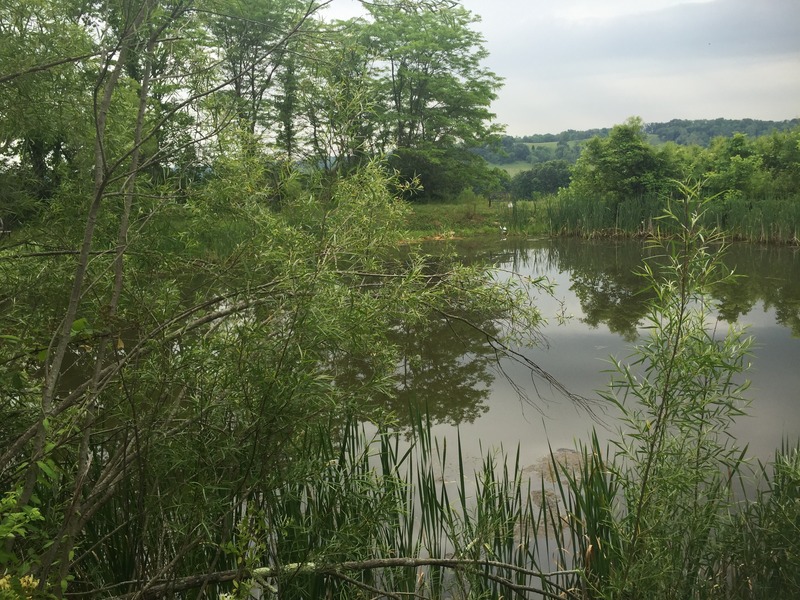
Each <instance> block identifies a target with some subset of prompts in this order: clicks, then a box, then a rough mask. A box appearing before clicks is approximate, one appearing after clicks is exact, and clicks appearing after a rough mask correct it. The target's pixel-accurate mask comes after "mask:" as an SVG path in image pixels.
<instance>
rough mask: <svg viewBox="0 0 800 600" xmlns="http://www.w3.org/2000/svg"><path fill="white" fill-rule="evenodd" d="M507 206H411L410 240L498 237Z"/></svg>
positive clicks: (478, 200)
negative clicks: (491, 235) (493, 235)
mask: <svg viewBox="0 0 800 600" xmlns="http://www.w3.org/2000/svg"><path fill="white" fill-rule="evenodd" d="M504 207H505V203H504V202H493V203H492V205H491V206H489V201H488V200H486V199H484V198H480V197H478V198H476V199H474V200H473V201H470V202H465V203H457V202H452V203H431V204H412V205H411V213H410V214H409V216H408V218H407V221H406V229H407V231H408V237H409V238H410V239H420V238H437V239H448V238H454V237H469V236H473V235H485V234H487V233H497V231H498V228H499V227H500V224H501V221H502V217H503V209H504Z"/></svg>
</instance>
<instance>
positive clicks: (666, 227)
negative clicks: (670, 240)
mask: <svg viewBox="0 0 800 600" xmlns="http://www.w3.org/2000/svg"><path fill="white" fill-rule="evenodd" d="M668 201H669V200H668V198H667V197H665V196H658V195H652V196H643V197H640V198H631V199H625V200H619V199H611V198H602V197H600V198H587V197H583V196H578V195H576V194H574V193H572V192H570V191H568V190H564V191H562V192H560V193H559V194H558V195H556V196H551V197H549V198H548V199H547V200H546V203H545V206H546V208H545V211H546V222H547V226H548V231H549V232H550V233H551V234H554V235H577V236H581V237H603V236H642V235H646V236H656V237H658V236H660V235H667V234H676V233H677V231H676V230H675V229H674V228H673V227H672V226H671V224H670V223H668V222H663V221H660V220H659V216H660V215H661V213H662V212H663V210H664V209H665V208H666V206H667V204H668ZM702 224H703V225H704V226H705V227H709V228H717V229H719V230H720V231H724V232H725V233H726V235H727V236H728V237H729V238H730V239H740V240H748V241H755V242H771V243H782V244H785V243H790V244H798V243H800V198H797V197H792V198H761V199H752V198H744V197H743V196H741V195H740V194H737V193H730V194H724V195H720V196H717V197H715V198H714V199H713V201H710V202H709V203H708V204H707V206H706V207H705V209H704V212H703V216H702Z"/></svg>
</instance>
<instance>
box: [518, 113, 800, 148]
mask: <svg viewBox="0 0 800 600" xmlns="http://www.w3.org/2000/svg"><path fill="white" fill-rule="evenodd" d="M797 126H800V119H790V120H788V121H759V120H757V119H722V118H719V119H673V120H672V121H669V122H667V123H648V124H646V125H645V131H646V132H647V133H648V134H649V135H650V136H651V138H650V139H651V140H652V141H654V142H656V143H658V142H675V143H676V144H681V145H683V146H689V145H697V146H708V145H709V144H710V143H711V140H713V139H714V138H716V137H731V136H732V135H733V134H734V133H744V134H746V135H747V136H750V137H758V136H762V135H768V134H770V133H772V132H773V131H786V130H789V129H794V128H795V127H797ZM609 131H611V128H609V127H606V128H602V129H585V130H583V131H577V130H575V129H568V130H566V131H562V132H561V133H544V134H535V135H526V136H523V137H521V138H518V141H520V142H523V143H533V144H539V143H542V142H561V141H563V142H573V141H580V140H585V139H589V138H592V137H595V136H600V137H603V136H606V135H608V132H609Z"/></svg>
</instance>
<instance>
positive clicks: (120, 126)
mask: <svg viewBox="0 0 800 600" xmlns="http://www.w3.org/2000/svg"><path fill="white" fill-rule="evenodd" d="M50 6H51V7H53V9H54V10H56V9H57V10H60V11H62V13H59V14H61V15H62V17H63V18H67V17H66V15H72V14H73V12H72V7H71V6H70V5H69V4H68V3H67V4H63V5H62V4H53V5H50ZM219 6H220V5H219V4H218V3H215V4H214V5H213V6H212V5H206V4H203V3H200V2H191V1H190V0H176V1H159V0H134V1H131V2H127V1H126V2H119V3H117V2H112V3H108V4H104V5H102V7H101V6H99V5H98V6H90V9H91V11H92V12H89V13H87V14H85V15H83V16H82V18H81V19H80V22H79V23H77V24H76V27H83V30H82V31H83V35H82V36H79V37H80V39H81V40H82V43H84V44H87V45H88V48H86V49H83V48H81V49H77V52H75V51H72V50H75V49H76V48H72V47H70V48H68V49H66V50H64V51H63V52H62V53H61V54H60V56H61V58H59V57H58V56H55V57H53V56H38V55H34V56H31V57H28V58H29V59H30V60H29V62H28V63H25V64H16V63H13V64H12V63H11V62H10V61H9V60H7V61H6V62H5V64H3V72H4V73H6V75H4V77H3V80H4V82H5V83H4V85H7V84H9V83H10V82H13V83H14V85H18V86H21V87H22V86H25V85H27V84H31V85H33V84H34V83H37V84H38V83H41V82H40V80H38V79H34V78H36V77H38V76H39V75H42V74H45V75H47V76H48V77H50V76H53V73H52V72H51V69H54V68H58V66H60V65H67V64H72V65H75V66H76V67H77V68H78V69H79V70H80V72H81V73H85V74H86V77H90V80H91V85H90V86H88V88H87V89H88V90H89V93H86V94H84V95H80V94H76V95H74V96H71V97H73V98H74V99H75V104H76V106H75V107H74V108H75V109H76V110H78V111H80V113H81V114H84V115H86V119H87V120H88V121H89V123H90V124H91V127H90V128H89V129H88V131H89V134H88V137H87V139H88V140H89V143H85V144H82V145H81V146H80V147H79V149H78V150H79V153H80V157H81V160H82V161H83V162H82V163H81V164H83V165H85V167H84V168H80V169H77V168H76V169H75V170H74V171H72V172H69V173H67V175H68V177H65V178H64V180H63V181H62V182H61V183H60V185H58V187H57V189H55V190H54V193H53V198H52V201H51V202H50V204H49V206H48V207H47V210H46V211H45V212H43V214H42V215H41V217H40V218H39V219H38V220H37V221H36V222H35V223H33V224H31V225H30V226H29V227H26V228H23V229H20V230H18V231H15V232H14V234H13V237H5V236H4V237H3V238H2V240H0V243H2V244H3V245H2V246H0V270H1V271H2V281H3V286H2V289H0V342H1V343H2V345H0V391H1V392H2V396H3V402H2V403H0V423H2V426H0V488H2V491H3V497H2V499H1V500H0V534H2V536H3V539H4V543H3V546H2V548H0V559H2V564H3V568H4V573H3V575H2V581H3V585H5V584H6V583H7V582H8V580H9V579H8V578H10V580H11V585H12V587H15V588H16V589H18V590H21V589H22V588H24V587H27V586H28V585H29V584H31V583H32V584H34V585H36V586H38V588H39V589H40V591H42V592H43V591H45V590H46V591H48V592H50V593H52V594H53V595H54V596H56V597H60V596H64V595H65V594H66V595H72V594H76V595H86V596H91V597H102V596H112V595H121V596H128V595H130V596H137V597H147V596H159V595H163V594H165V593H169V592H170V591H178V590H183V591H188V590H196V591H197V593H203V592H204V591H207V592H210V591H214V592H221V591H224V590H228V591H230V590H232V589H234V587H235V585H234V584H235V583H236V582H238V581H240V580H244V579H246V575H247V573H249V569H250V567H251V566H253V565H256V566H258V565H261V566H268V567H269V568H276V569H278V570H279V571H280V570H281V569H282V568H283V567H284V566H285V565H286V564H287V563H291V562H293V561H296V560H297V559H298V557H300V558H302V559H308V558H314V557H318V558H320V559H323V558H324V559H326V560H329V559H331V558H339V559H341V558H342V557H347V556H348V555H357V554H358V553H360V552H363V550H364V547H363V546H362V544H361V541H362V540H363V537H359V535H357V534H358V532H359V531H361V530H360V529H359V527H361V526H362V525H365V524H369V523H377V522H382V520H384V519H386V520H388V521H391V519H392V518H393V515H396V514H397V511H398V510H400V506H398V505H397V504H396V503H386V504H378V505H376V506H374V507H371V508H372V509H374V512H372V513H370V519H364V521H363V522H362V521H358V520H353V519H351V520H348V521H347V522H343V523H336V524H335V525H336V526H337V527H338V529H335V531H334V532H333V533H331V535H330V536H328V535H325V536H322V535H318V536H316V537H313V536H311V533H309V531H310V530H309V529H304V527H305V524H303V523H294V524H293V523H292V522H291V519H289V517H287V515H290V514H291V512H290V509H291V506H289V505H290V504H291V503H292V502H294V501H296V502H299V503H301V504H303V503H304V502H305V500H304V499H306V500H307V499H308V497H309V495H308V493H306V491H304V490H319V489H322V488H325V486H327V485H329V482H330V481H331V480H330V478H329V477H328V475H330V471H331V469H330V461H329V456H330V454H329V453H328V454H325V453H321V452H319V451H318V450H319V448H320V447H321V446H325V447H327V448H329V449H330V448H334V449H336V448H337V445H338V439H337V433H336V432H337V431H339V430H341V428H342V425H343V424H342V420H343V419H344V418H346V417H351V418H353V419H356V418H363V417H365V416H368V415H365V410H366V409H365V407H366V406H367V405H368V402H369V401H370V400H372V399H375V398H382V397H385V396H386V395H387V394H391V393H392V389H391V388H392V386H393V382H394V375H395V367H396V364H397V360H398V356H397V352H396V350H395V348H394V346H393V345H392V344H391V343H389V342H388V341H387V340H388V333H389V332H390V331H391V330H393V329H394V328H396V327H397V326H398V323H400V324H402V323H407V324H410V325H413V324H414V323H418V322H420V321H421V320H422V319H424V318H425V317H426V315H428V314H430V313H431V312H436V313H438V314H441V315H448V317H447V318H454V319H459V318H462V319H463V318H465V317H464V315H471V314H483V315H486V314H491V315H494V316H497V317H498V318H503V317H506V318H507V319H508V322H513V323H517V324H519V325H520V330H519V331H518V332H517V333H519V334H520V335H525V334H527V332H528V331H529V330H528V326H529V325H530V326H532V325H534V324H535V321H536V318H537V313H536V311H535V310H534V309H533V308H532V307H531V306H530V304H529V303H528V301H527V297H525V296H524V295H522V294H520V293H512V292H513V290H512V289H510V287H513V286H512V284H510V283H508V284H494V285H492V284H490V283H488V277H487V274H486V273H485V272H483V271H481V270H479V269H477V270H476V269H464V268H457V267H452V268H441V269H436V270H434V269H431V268H430V266H429V265H427V264H425V263H424V261H423V260H422V259H419V258H414V259H404V260H399V259H398V258H397V255H396V252H394V251H393V250H394V243H395V242H396V241H397V239H398V236H399V234H398V229H399V222H400V219H401V217H402V214H403V210H404V205H403V203H402V202H400V201H397V200H396V199H395V198H393V197H392V195H391V194H390V193H389V191H388V190H389V188H390V182H389V181H387V179H386V177H385V175H384V174H383V173H384V172H383V169H382V168H380V167H379V165H377V164H375V163H366V164H364V165H363V166H362V168H361V169H359V170H356V171H354V172H353V173H351V174H350V175H349V176H348V177H346V178H341V179H336V180H335V181H334V182H332V184H331V185H330V186H329V187H328V189H327V193H326V194H325V195H324V196H321V197H318V196H316V195H315V194H314V193H313V190H309V191H308V192H307V193H303V194H297V195H295V196H293V197H291V198H289V199H288V200H287V201H286V202H285V203H284V204H283V205H282V206H280V207H277V206H274V205H273V204H272V203H270V202H268V201H265V198H266V199H268V198H270V196H271V194H272V192H273V191H274V190H271V189H269V187H268V186H269V179H268V178H266V177H264V170H265V169H266V168H268V162H269V161H268V159H269V157H268V156H266V155H265V154H264V153H263V152H260V151H259V149H258V148H254V147H252V146H247V145H242V144H238V145H237V144H231V145H229V146H227V147H226V146H225V142H226V140H227V139H230V138H234V139H235V138H236V136H238V135H239V134H240V131H241V128H240V127H239V125H240V123H241V120H240V118H239V117H240V116H241V113H240V112H239V111H237V110H234V108H236V107H238V106H239V104H235V105H234V107H231V104H230V103H228V102H227V101H228V100H229V99H230V98H231V95H233V96H236V93H237V91H236V90H237V87H239V88H241V87H242V86H243V85H244V83H247V82H248V81H249V80H248V79H247V77H249V76H248V75H246V74H243V73H239V72H232V71H231V70H230V69H229V68H228V66H227V65H225V63H224V61H223V62H220V59H221V57H225V56H228V57H230V56H233V54H232V53H233V52H234V51H236V50H237V48H229V47H227V46H225V44H226V42H225V37H224V36H217V37H214V36H213V35H212V33H211V32H210V29H209V27H208V19H209V17H210V16H212V17H214V18H222V17H221V16H220V8H219ZM39 8H41V7H38V6H35V5H32V4H31V5H25V6H23V7H22V8H20V10H21V11H23V13H24V14H23V15H22V22H23V23H27V24H28V25H26V26H28V27H33V26H38V24H40V21H39V20H38V19H37V11H38V10H39ZM316 8H317V5H316V4H313V3H311V4H308V5H307V6H306V8H305V10H304V11H301V12H298V13H291V14H292V15H293V16H294V18H290V19H288V20H286V21H281V23H282V25H281V27H282V30H281V32H279V33H278V34H277V35H275V36H274V37H271V38H270V39H271V42H270V43H266V44H264V45H262V46H260V50H259V53H258V55H257V56H248V58H247V61H248V64H250V66H251V67H254V68H261V67H262V66H264V65H267V64H274V63H275V62H276V61H277V60H278V56H277V55H280V53H281V52H283V51H284V50H285V49H286V48H287V46H288V45H289V43H290V42H291V41H292V40H293V39H294V38H296V37H297V36H298V35H300V32H301V31H303V27H304V26H305V24H306V23H307V21H308V20H309V17H310V16H311V15H312V14H313V12H314V11H315V10H316ZM101 9H102V10H101ZM87 10H88V9H87ZM24 11H28V12H24ZM6 14H9V13H3V17H4V18H5V16H6ZM231 18H233V17H231ZM236 18H240V19H245V17H243V16H241V15H240V16H238V17H236ZM4 26H5V22H4ZM53 35H57V33H55V30H54V33H53ZM45 41H46V38H45ZM3 44H6V40H5V39H4V40H3ZM5 50H8V48H5ZM239 50H240V49H239ZM228 51H230V52H228ZM10 54H12V53H10V52H6V53H5V55H4V56H6V58H8V56H9V55H10ZM251 72H252V70H251ZM53 81H54V82H55V85H56V86H58V85H62V84H63V85H64V86H65V87H64V88H63V89H64V90H72V88H71V87H69V85H68V84H69V81H68V78H66V79H65V78H59V77H55V76H53ZM243 82H244V83H243ZM259 82H260V83H258V85H263V81H261V80H259ZM37 89H38V90H39V93H41V94H43V95H46V94H47V92H46V89H45V86H43V85H42V86H38V87H37ZM5 91H6V90H4V95H3V96H2V98H3V100H4V101H5V100H6V99H7V98H9V97H11V96H10V95H6V94H5ZM59 91H61V89H60V88H58V87H56V89H55V90H54V91H53V93H55V94H57V93H59ZM254 98H255V97H254ZM7 109H9V107H7V106H3V109H2V111H0V112H2V114H6V110H7ZM229 109H230V110H229ZM45 116H46V113H45ZM250 116H255V117H256V118H260V117H259V115H258V114H256V113H251V115H250ZM3 125H4V130H8V131H12V133H11V134H9V135H10V136H11V137H10V138H9V139H12V140H14V147H15V148H17V149H18V150H17V152H21V151H22V150H21V148H22V145H20V144H17V143H16V140H17V139H22V137H23V134H24V133H25V132H24V131H23V130H18V131H13V126H14V123H4V124H3ZM335 125H336V124H335V123H333V124H332V126H335ZM165 132H169V135H166V134H165ZM14 136H16V137H14ZM220 147H223V148H225V149H226V150H230V151H229V152H226V153H218V152H215V150H216V149H217V148H220ZM15 156H17V157H18V156H19V155H18V154H17V155H15ZM192 157H197V158H200V157H202V158H203V161H204V162H203V163H198V164H193V163H189V162H187V160H189V159H192ZM75 164H76V165H77V164H78V163H77V162H76V163H75ZM154 165H159V169H154V168H153V167H154ZM192 168H195V169H194V172H195V173H198V174H199V175H198V176H196V177H193V178H190V179H188V180H187V179H186V178H184V177H178V174H182V173H186V172H189V171H191V170H192ZM7 240H8V242H7ZM509 286H510V287H509ZM517 292H519V290H517ZM509 299H513V300H514V301H513V302H510V301H509ZM356 360H358V361H359V364H361V365H363V372H362V373H361V374H360V376H359V377H358V378H355V379H353V380H347V379H346V378H343V377H341V372H340V369H341V368H342V367H341V365H347V364H350V363H353V362H355V361H356ZM342 452H343V450H342ZM364 477H365V479H363V482H364V484H365V485H367V484H369V485H372V483H371V482H372V481H373V480H371V479H368V478H367V475H365V476H364ZM358 481H362V480H358ZM298 485H300V486H302V487H301V488H300V489H301V491H300V492H297V494H295V491H296V490H297V489H298V487H297V486H298ZM357 492H358V490H356V489H354V490H352V491H351V492H350V493H349V495H348V496H346V497H340V496H335V501H336V503H337V504H341V503H343V502H346V501H348V500H351V501H353V502H354V503H356V504H354V506H361V505H362V504H363V498H362V499H361V500H359V495H358V493H357ZM359 502H360V503H361V504H357V503H359ZM360 516H361V517H362V518H363V517H365V513H363V512H362V513H361V515H360ZM321 519H322V523H317V522H313V523H311V524H310V525H309V527H310V529H311V530H313V531H317V532H319V531H321V530H324V531H327V529H325V527H328V522H327V521H326V519H327V517H325V516H324V514H323V516H322V517H321ZM301 525H302V527H301ZM293 532H294V533H293ZM295 534H296V535H295ZM323 542H324V543H323ZM383 550H385V552H386V553H387V554H388V553H390V552H391V551H392V549H391V548H383ZM219 573H223V574H224V577H223V576H220V575H218V574H219ZM231 573H233V574H232V575H231ZM209 586H214V588H213V590H211V589H210V588H209Z"/></svg>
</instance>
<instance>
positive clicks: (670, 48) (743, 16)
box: [333, 0, 800, 135]
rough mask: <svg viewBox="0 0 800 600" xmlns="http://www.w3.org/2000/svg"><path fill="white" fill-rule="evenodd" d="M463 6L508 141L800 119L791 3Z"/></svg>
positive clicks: (520, 0) (600, 0) (797, 17)
mask: <svg viewBox="0 0 800 600" xmlns="http://www.w3.org/2000/svg"><path fill="white" fill-rule="evenodd" d="M462 3H463V5H464V6H465V7H466V8H468V9H469V10H471V11H473V12H474V13H476V14H478V15H481V16H482V22H481V23H480V24H479V28H480V30H481V31H482V32H483V34H484V36H485V37H486V44H487V48H488V50H489V52H490V58H489V59H488V61H487V64H488V66H489V67H490V68H491V69H492V70H494V71H495V72H496V73H498V74H499V75H501V76H503V77H504V78H505V82H506V84H505V87H504V88H503V89H502V90H501V91H500V97H499V98H498V100H497V101H496V102H495V104H494V110H495V112H496V113H497V116H498V121H499V122H501V123H505V124H507V125H508V131H509V133H511V134H514V135H525V134H528V133H545V132H558V131H562V130H564V129H588V128H594V127H607V126H611V125H614V124H615V123H620V122H622V121H624V120H625V119H626V118H627V117H629V116H633V115H639V116H642V118H644V119H645V120H646V121H668V120H670V119H673V118H716V117H726V118H744V117H750V118H754V119H774V120H783V119H791V118H795V117H800V101H798V98H800V0H683V1H681V0H462ZM333 8H334V10H335V11H347V10H353V9H356V8H357V3H356V2H354V1H353V0H334V2H333ZM339 14H343V13H341V12H339ZM339 14H337V17H338V16H339Z"/></svg>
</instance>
